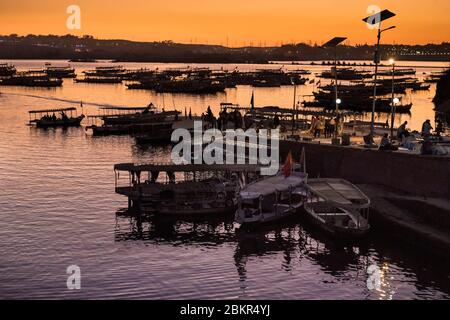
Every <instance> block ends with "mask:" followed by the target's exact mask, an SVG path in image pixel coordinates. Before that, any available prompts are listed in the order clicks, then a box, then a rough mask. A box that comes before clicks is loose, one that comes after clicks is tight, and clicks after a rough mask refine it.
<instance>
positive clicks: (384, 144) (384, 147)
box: [378, 133, 398, 151]
mask: <svg viewBox="0 0 450 320" xmlns="http://www.w3.org/2000/svg"><path fill="white" fill-rule="evenodd" d="M378 150H381V151H396V150H398V148H397V147H395V146H393V145H392V143H391V142H390V141H389V136H388V134H387V133H385V134H384V136H383V138H381V142H380V147H379V148H378Z"/></svg>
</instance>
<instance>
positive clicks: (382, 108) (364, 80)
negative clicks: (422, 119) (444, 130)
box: [303, 67, 430, 113]
mask: <svg viewBox="0 0 450 320" xmlns="http://www.w3.org/2000/svg"><path fill="white" fill-rule="evenodd" d="M415 74H416V70H415V69H411V68H403V69H401V68H400V69H397V70H385V71H381V72H379V74H378V76H379V77H378V79H377V85H376V90H377V102H376V111H378V112H390V111H391V109H392V103H393V102H392V94H400V95H405V94H406V93H407V90H411V91H422V90H429V89H430V84H427V83H424V82H421V81H419V79H417V78H416V77H414V75H415ZM318 77H319V78H324V79H332V81H331V83H329V84H325V85H318V87H317V90H315V91H314V92H313V97H314V100H313V101H304V102H303V105H304V106H305V107H321V108H325V109H335V108H336V95H337V97H338V98H339V100H340V104H339V108H340V109H346V110H352V111H371V110H372V102H373V96H374V95H373V94H374V86H375V83H374V81H373V80H372V77H373V74H372V73H371V72H370V71H366V70H357V69H355V68H351V67H347V68H340V69H337V72H336V71H335V68H334V67H333V68H331V69H330V70H326V71H323V72H322V73H321V74H319V75H318ZM336 79H337V81H338V83H337V84H336V83H335V81H336ZM425 82H427V81H426V80H425ZM318 83H319V84H320V83H321V81H319V82H318ZM336 90H337V93H336ZM399 100H400V102H401V103H399V104H397V105H396V106H395V109H396V112H398V113H409V112H410V110H411V108H412V103H402V97H400V98H399Z"/></svg>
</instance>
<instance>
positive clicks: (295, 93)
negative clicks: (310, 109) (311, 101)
mask: <svg viewBox="0 0 450 320" xmlns="http://www.w3.org/2000/svg"><path fill="white" fill-rule="evenodd" d="M291 83H292V85H293V86H294V103H293V104H292V135H294V127H295V114H296V100H297V86H296V84H295V79H294V78H291Z"/></svg>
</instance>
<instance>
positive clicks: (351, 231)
mask: <svg viewBox="0 0 450 320" xmlns="http://www.w3.org/2000/svg"><path fill="white" fill-rule="evenodd" d="M307 190H308V201H307V202H306V203H305V204H304V212H305V215H306V217H307V218H308V219H309V220H310V221H311V222H312V223H313V224H315V225H316V226H318V227H319V228H320V229H322V230H323V231H325V232H326V233H328V234H330V235H332V236H334V237H336V238H344V239H346V238H355V237H360V236H364V235H366V234H367V233H368V232H369V230H370V224H369V209H370V199H369V198H368V197H367V196H366V195H365V194H364V193H363V192H362V191H361V190H360V189H358V188H357V187H356V186H355V185H353V184H351V183H350V182H348V181H346V180H342V179H310V180H308V184H307Z"/></svg>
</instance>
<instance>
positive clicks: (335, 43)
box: [322, 37, 347, 113]
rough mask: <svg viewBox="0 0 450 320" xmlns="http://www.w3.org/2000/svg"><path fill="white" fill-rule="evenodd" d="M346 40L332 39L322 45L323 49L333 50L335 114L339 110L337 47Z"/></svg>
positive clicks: (344, 38) (343, 38)
mask: <svg viewBox="0 0 450 320" xmlns="http://www.w3.org/2000/svg"><path fill="white" fill-rule="evenodd" d="M345 40H347V38H346V37H334V38H333V39H331V40H330V41H328V42H326V43H325V44H324V45H322V47H323V48H334V93H335V100H336V113H337V112H338V110H339V104H340V102H338V100H339V101H340V99H338V83H337V81H338V75H337V47H338V45H339V44H340V43H342V42H344V41H345Z"/></svg>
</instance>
